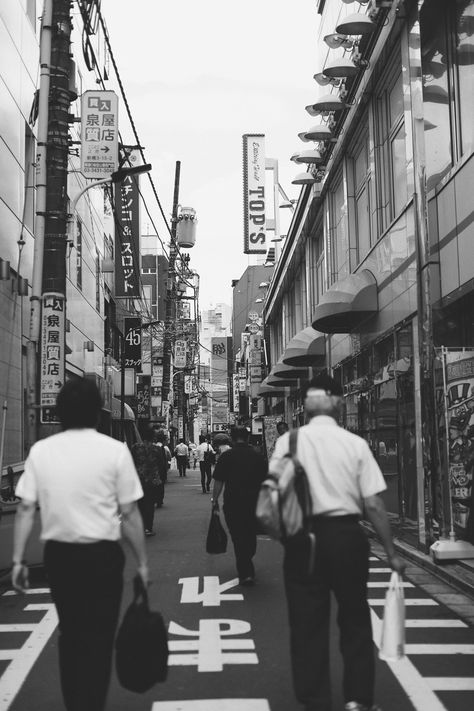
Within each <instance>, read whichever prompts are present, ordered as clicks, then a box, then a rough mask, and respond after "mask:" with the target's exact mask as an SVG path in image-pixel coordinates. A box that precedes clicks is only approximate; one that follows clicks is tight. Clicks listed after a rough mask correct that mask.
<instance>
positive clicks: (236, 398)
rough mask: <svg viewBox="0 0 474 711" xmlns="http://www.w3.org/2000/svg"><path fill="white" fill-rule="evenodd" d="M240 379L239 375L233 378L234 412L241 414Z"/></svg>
mask: <svg viewBox="0 0 474 711" xmlns="http://www.w3.org/2000/svg"><path fill="white" fill-rule="evenodd" d="M239 381H240V378H239V376H238V374H237V373H235V374H234V375H233V376H232V410H233V411H234V412H239V399H240V398H239V393H240V387H239Z"/></svg>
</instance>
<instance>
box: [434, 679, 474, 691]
mask: <svg viewBox="0 0 474 711" xmlns="http://www.w3.org/2000/svg"><path fill="white" fill-rule="evenodd" d="M425 681H426V682H427V683H428V684H429V686H430V688H431V689H433V691H474V679H473V678H472V676H468V677H460V676H446V677H437V676H434V677H426V679H425Z"/></svg>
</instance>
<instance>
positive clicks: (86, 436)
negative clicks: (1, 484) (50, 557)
mask: <svg viewBox="0 0 474 711" xmlns="http://www.w3.org/2000/svg"><path fill="white" fill-rule="evenodd" d="M16 495H17V496H19V497H21V498H22V499H25V500H27V501H35V502H37V503H38V504H39V506H40V509H41V524H42V530H41V538H42V539H43V540H55V541H62V542H65V543H92V542H94V541H100V540H112V541H115V540H118V539H119V538H120V520H119V506H120V505H123V504H129V503H131V502H132V501H137V500H138V499H140V498H141V497H142V496H143V490H142V487H141V485H140V480H139V478H138V475H137V472H136V469H135V465H134V463H133V459H132V456H131V454H130V451H129V449H128V447H127V445H126V444H125V443H123V442H118V441H117V440H115V439H112V438H111V437H107V436H106V435H103V434H99V433H98V432H96V431H95V430H94V429H71V430H66V431H65V432H61V433H59V434H56V435H53V436H52V437H48V438H46V439H43V440H40V441H39V442H36V444H34V445H33V447H32V448H31V450H30V453H29V455H28V458H27V460H26V462H25V470H24V473H23V475H22V476H21V477H20V479H19V481H18V484H17V487H16Z"/></svg>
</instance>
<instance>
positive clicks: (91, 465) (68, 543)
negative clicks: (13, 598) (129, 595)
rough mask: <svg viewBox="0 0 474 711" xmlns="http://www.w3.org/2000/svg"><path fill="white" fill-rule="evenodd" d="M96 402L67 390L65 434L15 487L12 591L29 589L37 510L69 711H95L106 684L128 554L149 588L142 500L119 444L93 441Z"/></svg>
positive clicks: (63, 395)
mask: <svg viewBox="0 0 474 711" xmlns="http://www.w3.org/2000/svg"><path fill="white" fill-rule="evenodd" d="M101 407H102V401H101V396H100V392H99V390H98V388H97V387H96V385H95V383H93V382H92V381H90V380H83V379H78V378H77V379H74V380H71V381H68V382H67V383H66V384H65V385H64V386H63V388H62V389H61V391H60V393H59V395H58V398H57V406H56V409H57V414H58V416H59V420H60V422H61V425H62V428H63V431H62V432H61V433H59V434H56V435H53V436H52V437H48V438H47V439H44V440H40V441H39V442H36V444H34V445H33V447H32V448H31V450H30V453H29V455H28V458H27V460H26V462H25V470H24V473H23V475H22V476H21V478H20V480H19V482H18V485H17V489H16V491H17V495H18V496H19V497H20V498H21V503H20V505H19V507H18V511H17V514H16V518H15V530H14V542H13V571H12V583H13V587H14V588H15V589H16V590H18V591H19V592H24V591H25V590H26V589H27V588H28V569H27V567H26V564H25V561H24V559H23V558H24V553H25V548H26V545H27V542H28V538H29V536H30V534H31V530H32V526H33V522H34V516H35V511H36V507H37V505H39V507H40V515H41V524H42V530H41V538H42V539H43V540H44V541H45V552H44V560H45V567H46V571H47V574H48V579H49V584H50V588H51V596H52V598H53V601H54V604H55V605H56V609H57V612H58V617H59V632H60V634H59V666H60V675H61V687H62V691H63V697H64V702H65V706H66V709H67V711H86V710H87V711H102V710H103V709H104V707H105V702H106V696H107V690H108V686H109V681H110V672H111V662H112V652H113V643H114V637H115V631H116V628H117V622H118V616H119V611H120V601H121V597H122V586H123V580H122V573H123V566H124V553H123V550H122V548H121V546H120V543H119V539H120V537H121V535H123V537H124V538H125V539H126V540H127V541H128V543H129V544H130V546H131V548H132V550H133V553H134V554H135V558H136V560H137V563H138V574H139V575H140V576H141V578H142V580H143V582H144V584H145V585H147V584H148V565H147V556H146V551H145V542H144V537H143V525H142V520H141V516H140V513H139V511H138V508H137V503H136V502H137V500H138V499H140V498H141V497H142V496H143V490H142V487H141V485H140V481H139V479H138V475H137V472H136V470H135V466H134V464H133V460H132V457H131V454H130V452H129V450H128V447H127V445H126V444H125V443H122V442H117V441H116V440H114V439H112V438H111V437H107V436H106V435H103V434H99V433H98V432H97V431H96V427H97V424H98V422H99V417H100V411H101Z"/></svg>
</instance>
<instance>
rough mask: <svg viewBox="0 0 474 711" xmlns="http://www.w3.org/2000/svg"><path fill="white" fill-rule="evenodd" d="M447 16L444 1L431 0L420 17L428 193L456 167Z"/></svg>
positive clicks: (425, 5)
mask: <svg viewBox="0 0 474 711" xmlns="http://www.w3.org/2000/svg"><path fill="white" fill-rule="evenodd" d="M448 14H449V12H448V7H447V3H445V2H444V0H430V1H429V2H427V3H425V4H424V6H423V8H422V10H421V15H420V31H421V48H422V49H421V66H422V74H423V104H424V106H423V110H424V119H425V153H426V175H427V188H428V190H431V189H432V188H433V187H434V186H435V185H436V184H437V183H439V181H440V180H441V178H442V177H443V176H444V175H445V174H446V173H447V172H448V170H449V169H450V168H451V166H452V163H453V159H452V144H453V141H452V135H451V116H450V113H451V112H450V86H449V67H448V56H449V52H448V38H447V33H446V25H447V23H448Z"/></svg>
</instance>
